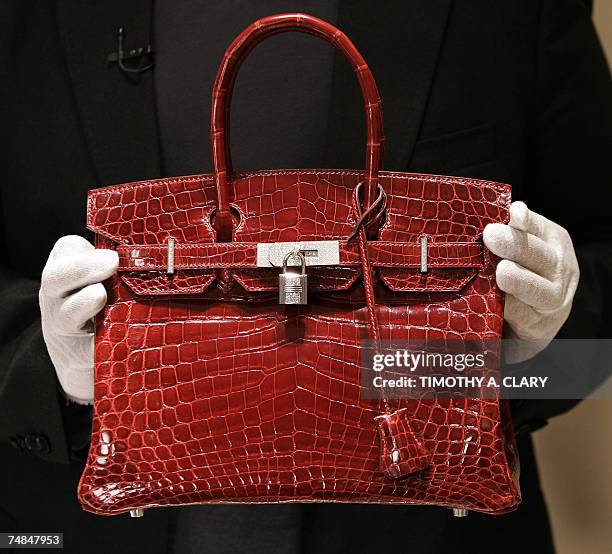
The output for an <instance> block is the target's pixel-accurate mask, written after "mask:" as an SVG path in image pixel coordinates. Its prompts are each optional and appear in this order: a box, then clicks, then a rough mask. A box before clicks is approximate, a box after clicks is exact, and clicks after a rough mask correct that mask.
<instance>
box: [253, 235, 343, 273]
mask: <svg viewBox="0 0 612 554" xmlns="http://www.w3.org/2000/svg"><path fill="white" fill-rule="evenodd" d="M295 251H297V252H299V253H300V254H302V255H303V256H304V260H305V261H306V265H307V266H321V265H340V241H338V240H311V241H300V242H260V243H258V244H257V267H280V266H282V265H283V262H284V260H285V258H286V257H287V255H288V254H290V253H291V252H295ZM300 264H301V262H300V261H299V260H297V261H296V257H295V256H293V257H290V258H289V259H288V260H287V265H288V266H297V265H300Z"/></svg>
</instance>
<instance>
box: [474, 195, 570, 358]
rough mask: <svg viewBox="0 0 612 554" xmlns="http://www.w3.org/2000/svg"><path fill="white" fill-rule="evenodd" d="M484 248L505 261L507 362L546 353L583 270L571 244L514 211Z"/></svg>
mask: <svg viewBox="0 0 612 554" xmlns="http://www.w3.org/2000/svg"><path fill="white" fill-rule="evenodd" d="M483 239H484V243H485V246H486V247H487V248H488V249H489V250H491V252H493V253H494V254H496V255H498V256H499V257H501V258H503V259H502V260H501V261H500V262H499V264H498V266H497V273H496V281H497V285H498V286H499V288H500V289H501V290H503V291H504V292H505V293H506V307H505V311H504V318H505V338H510V339H519V340H515V341H510V344H508V345H507V346H508V348H507V349H506V361H507V362H508V363H518V362H522V361H524V360H528V359H529V358H532V357H533V356H535V355H536V354H537V353H538V352H540V351H542V350H543V349H544V348H546V346H547V345H548V344H549V343H550V341H551V340H552V339H553V338H555V335H556V334H557V332H558V331H559V329H560V328H561V326H562V325H563V324H564V323H565V320H566V319H567V318H568V316H569V313H570V310H571V308H572V300H573V298H574V293H575V292H576V287H577V285H578V279H579V278H580V271H579V269H578V261H577V260H576V253H575V252H574V246H573V245H572V239H571V238H570V236H569V234H568V232H567V231H566V230H565V229H564V228H563V227H561V226H560V225H557V224H556V223H554V222H553V221H550V220H549V219H546V218H545V217H544V216H541V215H539V214H537V213H535V212H532V211H531V210H529V209H528V208H527V206H526V205H525V204H524V203H523V202H513V203H512V205H511V206H510V222H509V223H508V225H503V224H501V223H491V224H489V225H487V226H486V227H485V230H484V233H483Z"/></svg>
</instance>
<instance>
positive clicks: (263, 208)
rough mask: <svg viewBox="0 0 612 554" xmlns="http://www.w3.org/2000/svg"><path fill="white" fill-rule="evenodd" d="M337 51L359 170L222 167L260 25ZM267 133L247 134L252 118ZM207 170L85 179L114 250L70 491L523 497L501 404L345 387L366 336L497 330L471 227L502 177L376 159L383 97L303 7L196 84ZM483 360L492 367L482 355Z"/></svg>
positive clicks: (167, 495) (92, 505)
mask: <svg viewBox="0 0 612 554" xmlns="http://www.w3.org/2000/svg"><path fill="white" fill-rule="evenodd" d="M287 31H298V32H304V33H309V34H311V35H314V36H317V37H319V38H322V39H324V40H326V41H328V42H330V43H331V44H332V45H334V46H335V47H336V48H337V49H338V50H340V51H341V52H342V53H343V54H344V56H345V57H346V58H347V60H348V61H349V62H350V64H351V66H352V67H353V70H354V72H355V75H356V77H357V79H358V82H359V85H360V88H361V92H362V95H363V103H364V110H365V116H366V127H367V142H366V151H365V161H364V168H363V169H356V170H338V169H325V170H309V169H295V170H267V171H258V172H253V173H239V172H235V171H234V169H233V167H232V164H231V158H230V151H229V132H228V124H229V107H230V101H231V95H232V90H233V86H234V82H235V79H236V75H237V72H238V69H239V67H240V65H241V63H242V62H243V61H244V59H245V58H246V56H247V55H248V54H249V52H250V51H251V50H252V49H253V48H254V47H255V46H256V45H257V44H258V43H259V42H261V41H262V40H264V39H265V38H267V37H269V36H271V35H273V34H276V33H282V32H287ZM262 132H265V129H263V130H262ZM210 139H211V144H212V160H213V173H212V174H210V175H196V176H188V177H174V178H168V179H156V180H151V181H142V182H137V183H127V184H122V185H116V186H109V187H104V188H100V189H95V190H92V191H90V192H89V198H88V210H87V224H88V227H89V229H91V230H92V231H94V232H95V234H96V246H97V247H98V248H107V249H113V250H116V251H117V252H118V254H119V260H120V262H119V270H118V272H117V274H116V275H115V276H113V278H111V279H110V280H108V281H107V282H106V284H105V285H106V288H107V293H108V303H107V305H106V307H105V308H104V310H103V311H102V312H101V313H100V314H99V315H98V316H97V318H96V336H95V399H94V419H93V430H92V437H91V446H90V450H89V455H88V459H87V464H86V467H85V469H84V472H83V475H82V477H81V480H80V483H79V489H78V494H79V499H80V502H81V504H82V506H83V508H84V509H85V510H87V511H91V512H94V513H97V514H102V515H111V514H119V513H123V512H131V513H132V515H134V516H138V515H142V510H144V509H145V508H151V507H159V506H172V505H184V504H202V503H261V502H354V503H384V504H419V505H439V506H445V507H448V508H453V509H454V510H455V513H456V515H464V514H465V513H466V510H476V511H480V512H485V513H490V514H500V513H505V512H508V511H511V510H513V509H514V508H515V507H516V506H517V504H518V503H519V502H520V493H519V489H518V482H517V473H518V471H517V470H518V458H517V454H516V446H515V443H514V437H513V432H512V425H511V421H510V417H509V409H508V405H507V403H506V402H504V401H501V400H499V399H497V398H491V397H490V396H487V397H486V399H485V398H484V397H483V398H467V397H460V396H458V397H454V396H453V397H450V398H449V397H437V396H435V395H433V396H432V395H428V396H423V397H417V398H415V397H410V398H401V399H392V398H388V397H387V396H386V395H385V393H384V392H382V393H381V394H380V397H379V398H378V399H374V400H372V399H368V398H364V395H363V394H362V393H363V391H362V390H361V382H360V375H361V371H362V369H361V368H360V353H361V349H362V344H363V341H364V340H369V341H370V344H372V345H374V348H375V349H376V348H379V347H380V345H381V343H382V341H387V340H388V341H393V342H394V343H398V344H401V343H402V342H404V343H405V342H407V341H409V340H414V339H423V340H425V339H429V338H434V339H440V340H447V339H469V340H475V339H476V340H479V341H499V339H500V338H501V332H502V324H503V294H502V293H501V291H500V290H499V289H498V287H497V286H496V283H495V267H496V259H495V258H494V257H493V256H490V255H489V254H488V253H487V251H486V250H485V249H484V246H483V244H482V232H483V229H484V227H485V226H486V225H487V224H488V223H493V222H500V223H506V222H507V221H508V219H509V211H508V210H509V205H510V187H509V186H508V185H505V184H501V183H493V182H489V181H483V180H477V179H467V178H459V177H449V176H440V175H421V174H413V173H401V172H390V171H383V170H382V169H381V168H382V159H383V142H384V133H383V118H382V107H381V102H380V98H379V94H378V89H377V86H376V82H375V80H374V77H373V75H372V73H371V71H370V69H369V68H368V66H367V64H366V62H365V60H364V59H363V58H362V56H361V54H360V53H359V52H358V51H357V49H356V48H355V46H354V45H353V43H352V42H351V41H350V40H349V39H348V38H347V37H346V36H345V35H344V34H343V33H342V32H341V31H340V30H338V29H336V28H335V27H333V26H332V25H330V24H328V23H326V22H324V21H321V20H319V19H317V18H314V17H312V16H309V15H304V14H284V15H274V16H270V17H266V18H263V19H261V20H259V21H256V22H255V23H253V24H252V25H251V26H249V27H248V28H247V29H245V30H244V31H243V32H242V33H241V34H240V35H239V36H238V37H237V38H236V40H235V41H234V42H233V43H232V44H231V45H230V46H229V48H228V49H227V51H226V52H225V55H224V56H223V59H222V60H221V64H220V66H219V70H218V73H217V77H216V80H215V84H214V87H213V92H212V108H211V129H210ZM491 369H492V370H494V369H496V368H491Z"/></svg>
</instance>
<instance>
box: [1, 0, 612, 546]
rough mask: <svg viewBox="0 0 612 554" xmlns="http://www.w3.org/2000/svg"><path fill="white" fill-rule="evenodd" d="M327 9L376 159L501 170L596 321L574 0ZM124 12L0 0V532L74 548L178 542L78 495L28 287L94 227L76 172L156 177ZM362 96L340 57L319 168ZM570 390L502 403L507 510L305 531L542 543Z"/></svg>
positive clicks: (354, 159)
mask: <svg viewBox="0 0 612 554" xmlns="http://www.w3.org/2000/svg"><path fill="white" fill-rule="evenodd" d="M339 10H340V12H339V17H338V26H339V27H340V28H341V29H342V30H343V31H344V32H345V33H346V34H347V35H348V36H349V37H351V39H352V40H353V41H354V42H355V43H356V45H357V46H358V48H359V49H360V51H361V52H362V54H363V55H364V57H365V58H366V60H367V61H368V63H369V65H370V67H371V68H372V70H373V72H374V75H375V76H376V79H377V81H378V84H379V88H380V92H381V96H382V99H383V105H384V110H385V131H386V137H387V141H386V156H385V168H387V169H396V170H400V171H406V170H410V171H419V172H428V173H444V174H454V175H464V176H472V177H481V178H486V179H493V180H498V181H503V182H508V183H510V184H512V185H513V195H514V198H515V199H521V200H524V201H526V202H527V204H528V205H529V207H530V208H532V209H534V210H536V211H538V212H540V213H542V214H544V215H546V216H548V217H549V218H550V219H553V220H554V221H557V222H558V223H560V224H561V225H563V226H565V227H566V228H567V229H568V230H569V231H570V233H571V235H572V238H573V240H574V243H575V246H576V250H577V255H578V259H579V263H580V268H581V282H580V285H579V288H578V291H577V294H576V298H575V302H574V308H573V310H572V314H571V316H570V318H569V320H568V322H567V323H566V325H565V326H564V328H563V330H562V332H561V334H562V336H571V337H588V338H592V337H607V336H609V335H610V331H611V325H610V315H609V314H610V313H611V312H612V300H611V296H610V292H609V290H608V287H607V286H606V285H608V284H609V283H610V277H611V276H612V240H611V239H612V222H611V217H610V202H609V201H610V193H609V190H610V186H612V164H611V161H610V152H611V146H612V145H611V136H612V88H611V84H610V73H609V70H608V67H607V65H606V62H605V60H604V56H603V54H602V51H601V48H600V46H599V43H598V41H597V37H596V34H595V32H594V29H593V26H592V24H591V21H590V14H589V11H588V9H587V7H586V3H585V2H581V1H580V0H500V1H498V2H490V1H488V0H427V2H425V1H422V2H419V1H417V0H414V1H411V2H397V3H396V2H390V3H384V4H379V3H369V2H365V1H360V2H349V1H341V2H340V8H339ZM119 26H123V27H125V28H126V30H127V33H128V35H127V37H128V44H127V47H128V48H129V47H132V46H139V45H142V44H146V43H148V42H149V41H150V40H151V1H150V0H130V2H120V1H119V0H107V1H106V2H96V3H92V4H91V5H85V4H84V3H82V2H78V1H76V0H63V1H61V2H59V1H58V2H52V1H42V0H41V1H35V0H14V1H7V2H3V3H2V4H1V5H0V76H1V79H0V82H1V83H2V87H0V121H2V124H1V125H0V145H1V148H0V167H1V168H2V169H1V171H2V185H1V190H0V209H1V210H2V220H1V223H0V245H1V248H2V256H1V257H0V264H1V267H0V306H1V308H0V452H1V454H2V458H1V460H2V461H1V462H0V471H1V474H2V477H3V478H2V480H1V481H0V531H9V530H18V531H25V530H30V531H32V530H40V531H62V530H63V531H64V532H65V533H66V551H69V552H72V551H74V552H82V551H87V552H98V551H99V552H108V551H109V550H112V549H113V548H114V549H115V550H116V551H119V552H143V551H146V552H152V553H155V552H159V553H161V552H166V551H167V549H166V544H167V543H168V541H170V542H171V541H172V538H171V532H172V526H171V525H169V520H170V519H171V518H170V515H169V514H171V512H172V510H150V513H148V514H147V515H146V517H145V518H143V519H142V520H139V521H133V520H130V519H129V518H127V517H116V518H101V517H96V516H92V515H90V514H86V513H83V512H81V511H80V508H79V506H78V504H77V502H76V492H75V491H76V480H77V479H78V475H79V473H80V470H81V465H80V462H79V460H81V459H82V457H83V451H84V448H86V446H87V431H88V427H87V424H88V420H89V415H90V414H89V410H88V409H87V408H82V407H78V406H74V405H67V404H66V402H65V401H63V400H62V397H61V395H60V394H59V391H58V386H57V381H56V378H55V374H54V370H53V367H52V365H51V362H50V360H49V357H48V354H47V352H46V348H45V345H44V342H43V339H42V334H41V329H40V314H39V309H38V298H37V294H38V287H39V276H40V272H41V270H42V268H43V266H44V263H45V261H46V258H47V255H48V253H49V251H50V249H51V247H52V246H53V243H54V242H55V240H57V238H59V237H60V236H62V235H65V234H73V233H76V234H85V236H88V235H87V233H86V232H85V230H84V228H85V225H84V219H85V198H86V191H87V190H88V189H90V188H94V187H97V186H102V185H106V184H111V183H117V182H127V181H134V180H139V179H146V178H154V177H160V176H162V175H163V174H164V169H163V167H162V162H161V155H160V147H159V137H158V128H157V121H156V107H155V95H154V89H153V80H152V72H151V71H149V72H147V73H144V74H142V75H140V76H139V77H130V76H128V75H126V74H124V73H122V72H120V71H119V70H118V68H117V66H116V65H112V64H111V65H109V64H107V62H106V57H107V54H108V53H109V52H112V51H115V50H116V47H117V45H116V30H117V28H118V27H119ZM153 71H154V69H153ZM203 101H208V99H207V98H206V97H203ZM361 109H362V108H361V100H360V97H359V94H358V87H357V85H356V83H355V82H354V76H353V74H352V72H351V71H350V69H349V67H348V64H346V62H345V61H344V60H342V59H341V58H340V57H339V56H337V59H336V63H335V69H334V81H333V93H332V97H331V103H330V106H329V114H330V129H329V136H328V142H327V149H326V160H325V162H326V163H327V165H328V166H329V167H360V166H361V164H362V151H363V140H364V136H365V131H364V126H363V121H362V119H363V118H362V115H361ZM203 148H207V145H203ZM208 170H209V168H207V167H203V168H202V172H206V171H208ZM575 402H576V401H575V400H572V399H569V400H567V401H554V402H553V401H547V402H544V401H538V402H535V401H530V402H526V401H525V402H522V403H516V404H515V405H514V419H515V424H516V428H517V430H518V432H519V435H520V439H519V442H520V448H521V452H522V459H523V474H522V487H523V495H524V498H525V501H524V504H523V506H522V507H521V508H520V509H519V510H518V511H517V512H515V513H513V514H511V515H508V516H501V517H497V518H492V517H485V516H478V515H475V514H473V515H471V516H470V517H469V518H467V520H461V521H455V520H452V519H450V518H449V517H448V516H447V514H446V512H445V511H444V510H442V509H425V508H402V507H395V506H393V507H376V506H375V507H362V506H350V507H346V506H322V507H310V508H308V509H305V512H304V513H305V514H307V516H306V520H305V521H306V523H305V526H304V529H305V531H304V532H305V536H304V537H303V538H302V544H303V546H304V548H305V549H310V550H316V551H317V552H326V551H345V550H347V549H349V548H350V549H352V550H353V551H356V552H360V551H365V550H366V549H370V548H371V546H372V545H374V544H375V545H376V546H377V547H378V548H393V549H395V550H399V551H400V552H401V551H406V550H408V549H410V551H413V552H445V551H447V550H448V551H450V550H451V549H452V550H453V551H454V552H471V553H474V552H490V551H497V552H502V551H506V550H507V551H511V550H516V548H517V547H521V546H522V547H525V545H527V544H530V545H531V546H532V547H533V548H532V549H533V550H538V548H539V549H540V550H539V551H545V550H546V548H550V535H549V529H548V524H547V519H546V513H545V508H544V504H543V501H542V497H541V493H540V491H539V485H538V478H537V472H536V468H535V463H534V460H533V453H532V449H531V443H530V439H529V436H528V434H529V431H531V430H533V429H536V428H538V427H541V426H542V425H543V424H545V421H546V419H547V418H549V417H551V416H553V415H555V414H557V413H561V412H563V411H565V410H567V409H568V408H569V407H571V406H572V405H573V404H574V403H575ZM216 509H217V510H218V511H217V512H216V513H217V514H222V513H224V512H222V511H221V510H223V509H224V508H221V507H217V508H216ZM264 509H265V508H264ZM227 513H228V517H231V518H233V519H232V521H235V522H237V526H239V525H241V523H240V522H241V521H242V522H243V523H244V525H245V526H247V527H248V526H249V525H251V526H252V533H251V535H250V537H251V538H250V541H249V546H244V547H243V549H244V550H245V551H256V545H257V543H258V541H257V523H258V516H257V512H250V515H249V514H248V513H247V511H246V510H243V511H242V512H240V511H238V512H236V511H232V512H227ZM252 514H255V515H252ZM241 518H242V519H241ZM260 521H261V519H260ZM249 522H251V523H249ZM356 524H357V525H356ZM517 527H520V528H521V529H522V531H523V532H521V533H516V532H515V531H514V530H515V529H516V528H517ZM527 529H532V532H531V538H529V539H528V538H527V537H526V535H525V531H526V530H527ZM211 532H212V531H211ZM228 532H229V531H228ZM94 534H95V537H96V540H97V541H98V543H97V544H96V545H92V544H89V543H90V540H91V538H92V536H93V535H94ZM213 534H214V533H213ZM323 537H326V538H325V539H324V538H323ZM330 537H331V538H330ZM499 537H503V538H502V539H501V541H502V542H501V543H499V540H500V538H499ZM219 540H220V541H221V542H222V539H219ZM496 541H497V542H496ZM113 545H114V546H113ZM117 545H120V547H117ZM496 545H497V546H496ZM210 547H211V551H214V548H215V544H214V542H212V543H210ZM219 548H221V547H219ZM219 551H221V550H219ZM278 551H280V546H279V550H278Z"/></svg>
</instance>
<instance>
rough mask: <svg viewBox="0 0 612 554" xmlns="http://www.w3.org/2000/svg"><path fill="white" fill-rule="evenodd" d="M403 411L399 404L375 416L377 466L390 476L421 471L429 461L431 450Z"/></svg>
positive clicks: (404, 410)
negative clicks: (428, 449)
mask: <svg viewBox="0 0 612 554" xmlns="http://www.w3.org/2000/svg"><path fill="white" fill-rule="evenodd" d="M406 411H407V410H406V408H402V409H400V410H396V411H395V412H393V413H390V414H383V415H379V416H376V417H375V418H374V421H376V425H377V426H378V433H379V435H380V467H381V469H382V471H383V473H384V474H385V475H386V476H387V477H391V478H393V479H398V478H399V477H406V476H407V475H410V474H411V473H415V472H417V471H422V470H423V469H425V468H427V467H428V466H429V464H430V463H431V454H430V453H429V452H428V451H427V450H426V448H425V447H424V446H423V445H422V444H421V442H420V441H419V440H418V439H417V437H416V435H415V434H414V432H413V431H412V429H411V428H410V422H409V421H408V415H407V414H406Z"/></svg>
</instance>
